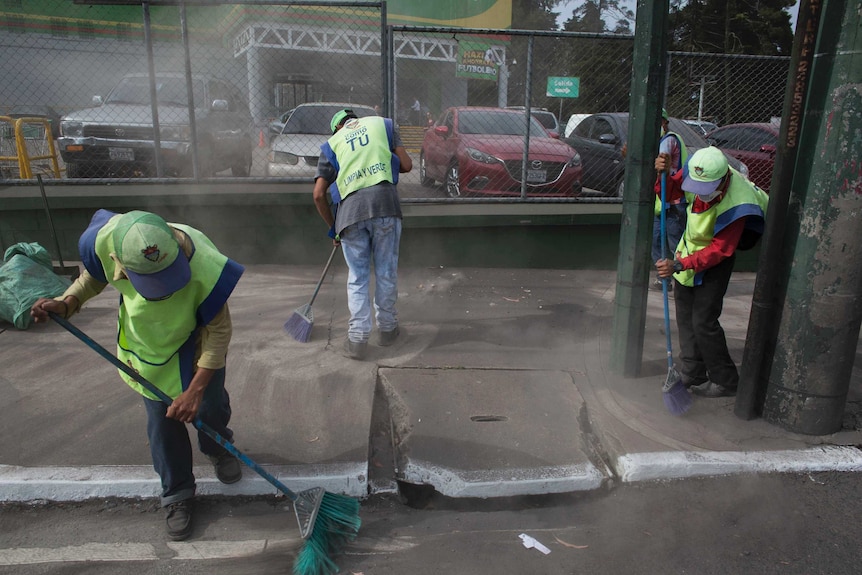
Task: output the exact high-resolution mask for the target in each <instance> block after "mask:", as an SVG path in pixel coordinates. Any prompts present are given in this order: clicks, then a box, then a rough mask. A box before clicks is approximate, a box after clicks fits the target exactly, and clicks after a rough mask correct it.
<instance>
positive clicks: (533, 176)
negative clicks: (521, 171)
mask: <svg viewBox="0 0 862 575" xmlns="http://www.w3.org/2000/svg"><path fill="white" fill-rule="evenodd" d="M547 177H548V170H527V181H528V182H540V183H541V182H544V181H545V180H546V179H547Z"/></svg>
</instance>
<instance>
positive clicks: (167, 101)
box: [57, 73, 254, 178]
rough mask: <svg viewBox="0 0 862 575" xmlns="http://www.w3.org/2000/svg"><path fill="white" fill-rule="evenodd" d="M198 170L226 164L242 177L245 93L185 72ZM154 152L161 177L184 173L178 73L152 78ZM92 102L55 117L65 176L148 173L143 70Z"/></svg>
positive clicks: (151, 161) (186, 156) (150, 143)
mask: <svg viewBox="0 0 862 575" xmlns="http://www.w3.org/2000/svg"><path fill="white" fill-rule="evenodd" d="M192 86H193V88H192V93H193V95H194V106H195V110H194V117H195V131H196V133H197V141H196V144H197V150H198V160H199V175H200V176H202V177H206V176H211V175H213V174H215V173H216V172H220V171H222V170H226V169H228V168H229V169H230V170H231V173H232V174H233V175H234V176H248V175H249V173H250V171H251V163H252V149H253V141H254V140H253V137H252V133H253V120H252V117H251V114H250V113H249V109H248V102H247V100H246V98H245V96H244V95H243V94H242V92H240V91H239V90H237V89H236V88H235V87H234V86H233V85H231V84H230V83H228V82H226V81H224V80H221V79H218V78H213V77H209V76H192ZM155 87H156V96H157V100H158V117H159V139H160V142H159V147H158V150H159V154H160V156H159V157H160V160H161V162H160V163H161V165H162V172H163V173H162V175H163V176H176V177H190V176H192V175H193V168H192V138H191V128H190V125H189V102H188V96H187V94H188V92H187V90H186V77H185V75H184V74H181V73H176V74H173V73H171V74H165V73H162V74H158V75H157V76H156V78H155ZM93 103H94V105H95V107H92V108H86V109H83V110H78V111H75V112H71V113H69V114H66V115H65V116H63V118H62V119H61V121H60V137H59V138H57V147H58V148H59V151H60V155H61V156H62V157H63V161H64V162H65V164H66V175H67V177H69V178H94V177H154V176H156V175H157V174H156V173H155V171H156V170H155V154H156V143H155V131H154V123H153V117H152V106H151V104H150V78H149V76H148V75H147V74H129V75H127V76H124V77H123V78H122V79H121V80H120V82H119V83H118V84H117V86H116V87H115V88H114V89H113V90H111V92H110V93H109V94H108V96H107V97H106V98H104V99H103V98H102V97H101V96H94V97H93Z"/></svg>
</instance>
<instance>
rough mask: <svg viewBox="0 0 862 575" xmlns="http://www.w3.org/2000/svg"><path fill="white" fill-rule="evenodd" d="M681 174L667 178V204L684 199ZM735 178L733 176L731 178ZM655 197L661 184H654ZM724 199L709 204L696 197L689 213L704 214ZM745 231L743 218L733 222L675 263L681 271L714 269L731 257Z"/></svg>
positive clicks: (717, 199)
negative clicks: (679, 264) (704, 244)
mask: <svg viewBox="0 0 862 575" xmlns="http://www.w3.org/2000/svg"><path fill="white" fill-rule="evenodd" d="M682 174H683V171H682V170H679V171H678V172H677V173H675V174H673V175H669V176H668V177H667V187H666V189H665V200H666V201H667V203H668V204H674V203H678V202H679V201H681V200H682V199H683V197H684V193H683V191H682ZM731 177H735V176H731ZM655 192H656V195H658V196H659V197H661V183H660V182H656V186H655ZM722 198H724V193H722V194H721V195H719V196H718V197H716V198H713V200H712V201H711V202H708V203H707V202H704V201H703V200H701V199H700V197H699V196H698V197H696V198H695V200H694V204H693V205H692V207H691V211H692V212H694V213H696V214H699V213H702V212H705V211H706V210H708V209H709V208H711V207H712V206H714V205H715V204H717V203H718V202H720V201H721V200H722ZM744 230H745V218H739V219H738V220H736V221H735V222H733V223H731V224H729V225H727V226H726V227H725V228H724V229H722V230H721V231H720V232H718V233H717V234H715V235H714V236H713V237H712V241H711V242H710V243H709V245H708V246H706V247H705V248H703V249H702V250H698V251H696V252H694V253H693V254H691V255H690V256H687V257H684V258H678V259H677V261H679V263H681V264H682V269H684V270H689V269H693V270H694V271H695V272H702V271H703V270H707V269H709V268H711V267H715V266H716V265H718V264H719V263H720V262H721V261H722V260H725V259H727V258H729V257H730V256H732V255H733V254H734V252H735V251H736V246H737V245H739V240H740V238H741V237H742V232H743V231H744Z"/></svg>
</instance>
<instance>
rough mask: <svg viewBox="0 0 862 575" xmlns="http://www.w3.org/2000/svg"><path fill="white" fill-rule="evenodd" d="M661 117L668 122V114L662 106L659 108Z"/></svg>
mask: <svg viewBox="0 0 862 575" xmlns="http://www.w3.org/2000/svg"><path fill="white" fill-rule="evenodd" d="M661 117H662V119H663V120H667V121H668V122H670V116H668V115H667V110H665V109H664V108H662V109H661Z"/></svg>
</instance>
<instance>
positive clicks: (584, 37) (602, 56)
mask: <svg viewBox="0 0 862 575" xmlns="http://www.w3.org/2000/svg"><path fill="white" fill-rule="evenodd" d="M392 30H393V33H392V43H393V46H394V49H393V51H392V58H391V60H390V64H391V66H392V70H393V72H392V77H393V83H392V84H393V102H394V103H395V110H394V113H395V117H396V119H397V120H398V123H399V125H400V126H401V136H402V139H403V141H404V143H405V146H406V148H407V150H408V152H410V153H411V154H413V155H414V158H415V159H417V160H418V164H417V165H418V166H419V169H418V173H417V174H416V175H415V176H413V177H418V180H419V183H420V184H421V185H422V186H423V187H424V188H425V190H424V191H423V192H422V193H423V195H424V196H428V197H455V198H459V197H460V198H463V197H471V198H501V197H502V198H512V197H523V198H557V199H560V198H573V197H578V196H582V195H584V194H595V195H604V194H605V191H603V190H592V189H589V190H588V189H585V188H584V179H585V177H586V172H588V171H589V170H590V168H591V166H588V165H586V164H584V163H583V162H582V156H581V155H580V154H578V153H577V152H578V151H577V150H575V149H574V148H572V146H571V145H569V143H568V141H567V140H566V139H565V136H566V134H567V128H568V127H569V126H568V124H569V119H570V118H575V119H577V118H580V117H582V116H585V115H588V114H589V113H592V112H596V111H607V110H627V109H628V100H629V96H628V92H629V78H630V75H631V65H632V64H631V59H632V39H631V37H622V36H610V35H606V36H601V35H592V34H573V33H556V32H527V31H508V32H507V31H502V30H476V29H471V30H463V29H457V28H446V29H428V28H418V27H407V26H403V27H397V26H396V27H392ZM528 126H530V127H529V129H528ZM599 169H600V168H599ZM409 179H410V178H409V177H408V180H409Z"/></svg>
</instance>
